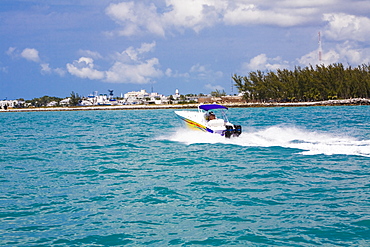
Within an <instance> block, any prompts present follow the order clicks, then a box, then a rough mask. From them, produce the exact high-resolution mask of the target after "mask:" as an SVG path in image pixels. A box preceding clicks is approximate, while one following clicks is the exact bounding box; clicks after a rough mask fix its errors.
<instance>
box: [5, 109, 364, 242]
mask: <svg viewBox="0 0 370 247" xmlns="http://www.w3.org/2000/svg"><path fill="white" fill-rule="evenodd" d="M0 119H1V123H2V124H1V127H0V131H1V137H0V140H1V141H0V154H1V155H0V169H1V173H0V192H1V193H0V245H1V246H114V245H116V246H122V245H127V246H143V245H148V246H201V245H205V246H322V245H324V246H370V180H369V177H370V124H369V123H370V107H369V106H340V107H296V108H233V109H230V110H229V119H230V121H231V122H234V123H237V124H241V125H242V126H243V130H244V132H243V134H242V135H241V136H240V137H239V138H235V139H229V140H227V139H225V138H222V137H219V136H215V135H212V134H208V133H202V132H193V131H189V130H187V129H185V128H184V127H183V125H182V123H181V122H180V120H179V119H177V118H176V116H175V114H174V113H173V111H172V110H130V111H83V112H81V111H79V112H25V113H10V112H8V113H1V114H0Z"/></svg>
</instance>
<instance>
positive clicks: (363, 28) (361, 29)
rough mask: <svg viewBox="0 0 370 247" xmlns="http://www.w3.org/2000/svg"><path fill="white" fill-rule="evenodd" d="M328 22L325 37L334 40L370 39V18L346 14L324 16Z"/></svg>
mask: <svg viewBox="0 0 370 247" xmlns="http://www.w3.org/2000/svg"><path fill="white" fill-rule="evenodd" d="M323 20H324V21H326V22H328V25H327V27H326V30H325V32H324V33H325V35H326V36H327V38H329V39H333V40H355V41H361V42H364V41H367V40H369V39H370V18H367V17H363V16H354V15H348V14H344V13H330V14H324V15H323Z"/></svg>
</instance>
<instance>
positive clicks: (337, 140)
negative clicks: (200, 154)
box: [161, 126, 370, 157]
mask: <svg viewBox="0 0 370 247" xmlns="http://www.w3.org/2000/svg"><path fill="white" fill-rule="evenodd" d="M161 139H167V140H170V141H175V142H182V143H185V144H187V145H190V144H196V143H210V144H214V143H222V144H234V145H240V146H247V147H284V148H295V149H301V150H303V151H302V152H301V154H303V155H315V154H325V155H334V154H343V155H359V156H365V157H370V140H357V139H356V138H353V137H348V136H344V135H335V134H327V133H318V132H310V131H307V130H301V129H298V128H294V127H281V126H272V127H268V128H266V129H262V130H255V131H249V132H248V131H247V132H243V133H242V135H240V136H239V137H238V138H230V139H226V138H225V137H222V136H219V135H212V134H209V133H206V132H200V131H193V130H189V129H184V128H182V129H178V130H177V131H176V132H175V133H174V134H172V135H170V136H168V137H163V138H161Z"/></svg>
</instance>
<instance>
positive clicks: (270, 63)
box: [242, 53, 289, 71]
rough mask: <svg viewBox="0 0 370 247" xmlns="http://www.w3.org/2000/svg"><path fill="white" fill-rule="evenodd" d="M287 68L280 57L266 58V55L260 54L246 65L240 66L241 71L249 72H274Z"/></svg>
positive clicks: (285, 62) (286, 63) (287, 65)
mask: <svg viewBox="0 0 370 247" xmlns="http://www.w3.org/2000/svg"><path fill="white" fill-rule="evenodd" d="M287 67H289V63H288V62H287V61H284V60H282V58H281V57H275V58H268V57H267V55H266V54H264V53H263V54H260V55H258V56H255V57H254V58H252V59H251V60H250V61H249V62H248V63H243V64H242V70H243V71H250V70H276V69H282V68H287Z"/></svg>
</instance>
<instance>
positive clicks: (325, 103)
mask: <svg viewBox="0 0 370 247" xmlns="http://www.w3.org/2000/svg"><path fill="white" fill-rule="evenodd" d="M221 104H222V105H224V106H227V107H240V108H247V107H304V106H340V105H370V99H364V98H355V99H343V100H325V101H315V102H287V103H275V102H266V103H261V102H259V103H250V102H240V103H221ZM198 105H199V104H183V105H116V106H75V107H40V108H8V109H7V110H4V109H1V110H0V112H42V111H102V110H151V109H184V108H197V107H198Z"/></svg>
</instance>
